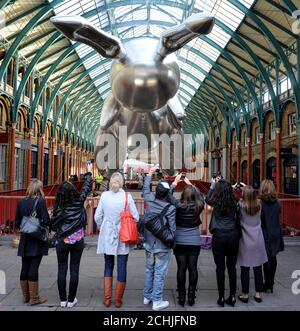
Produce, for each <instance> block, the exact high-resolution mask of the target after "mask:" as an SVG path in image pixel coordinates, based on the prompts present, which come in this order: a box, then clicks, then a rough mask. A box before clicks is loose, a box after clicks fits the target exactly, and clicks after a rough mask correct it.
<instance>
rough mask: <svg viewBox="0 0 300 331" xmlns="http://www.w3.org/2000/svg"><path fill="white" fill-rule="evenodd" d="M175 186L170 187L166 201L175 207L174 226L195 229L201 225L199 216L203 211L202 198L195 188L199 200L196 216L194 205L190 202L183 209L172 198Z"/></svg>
mask: <svg viewBox="0 0 300 331" xmlns="http://www.w3.org/2000/svg"><path fill="white" fill-rule="evenodd" d="M174 189H175V186H173V185H172V186H171V188H170V191H169V195H168V200H169V201H170V202H171V203H172V204H173V205H174V206H175V207H176V226H178V227H182V228H196V227H198V226H199V225H200V224H201V219H200V214H201V212H202V211H203V209H204V198H203V195H202V193H201V192H200V191H199V190H198V189H197V188H196V187H195V190H196V192H197V194H198V196H199V198H200V200H201V206H200V210H199V211H198V213H197V214H196V203H195V201H191V203H190V204H189V205H188V206H187V207H184V206H182V204H181V202H180V200H177V199H176V198H175V197H174V196H173V192H174Z"/></svg>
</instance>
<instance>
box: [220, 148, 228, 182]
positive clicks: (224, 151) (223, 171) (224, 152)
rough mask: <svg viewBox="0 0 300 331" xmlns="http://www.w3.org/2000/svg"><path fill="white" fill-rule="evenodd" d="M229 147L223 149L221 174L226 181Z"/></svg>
mask: <svg viewBox="0 0 300 331" xmlns="http://www.w3.org/2000/svg"><path fill="white" fill-rule="evenodd" d="M226 167H227V147H223V149H222V164H221V169H222V170H221V173H222V176H223V177H224V179H226V177H227V169H226Z"/></svg>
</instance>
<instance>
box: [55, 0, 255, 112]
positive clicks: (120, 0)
mask: <svg viewBox="0 0 300 331" xmlns="http://www.w3.org/2000/svg"><path fill="white" fill-rule="evenodd" d="M254 1H255V0H239V2H240V3H242V4H243V5H244V6H246V7H247V8H250V7H251V6H252V4H253V3H254ZM49 2H52V0H49ZM95 9H96V10H95ZM200 10H206V11H209V12H211V13H212V14H213V15H214V16H215V17H216V18H217V19H218V20H220V21H221V22H222V23H224V24H225V25H227V26H228V27H229V28H230V29H231V30H233V31H235V30H236V29H237V28H238V27H239V25H240V23H241V21H242V19H243V18H244V14H243V13H242V12H241V11H240V10H238V8H237V7H235V6H233V5H232V4H231V3H229V2H228V1H227V0H173V1H171V0H168V1H167V0H166V1H163V0H160V1H157V0H148V1H138V0H127V1H126V0H125V1H124V0H81V1H78V0H66V1H64V2H63V3H62V4H60V5H57V6H55V7H54V12H55V14H56V15H72V16H74V15H81V16H82V15H84V16H85V17H86V18H87V19H88V20H89V21H90V22H91V23H93V24H94V25H95V26H97V27H98V28H100V29H103V30H105V31H107V32H110V33H112V34H113V35H115V36H117V37H118V38H120V39H121V40H128V39H132V38H137V37H142V36H148V37H149V36H150V37H153V38H159V37H160V35H161V33H162V31H164V30H165V29H166V28H170V27H171V26H173V25H176V24H180V23H181V22H182V21H183V20H184V19H185V18H187V17H188V16H190V15H191V14H192V13H197V12H199V11H200ZM208 38H209V39H211V40H212V41H214V42H215V43H216V44H218V45H219V46H221V47H222V48H225V47H226V45H227V43H228V42H229V40H230V39H231V36H230V35H229V34H227V33H226V32H224V31H223V30H222V29H221V28H220V27H219V26H217V25H216V24H215V26H214V28H213V30H212V32H211V33H210V34H209V35H208ZM195 50H196V51H197V52H198V54H203V56H205V57H208V58H209V59H211V63H210V62H207V61H206V60H205V59H204V58H203V57H201V56H199V55H198V54H196V52H195ZM76 51H77V53H78V55H79V57H80V58H82V57H83V56H84V55H86V54H88V53H89V52H91V51H92V49H91V48H90V47H89V46H86V45H84V44H80V45H79V46H78V47H77V48H76ZM177 56H178V58H179V65H180V68H181V69H182V72H181V84H180V90H179V96H180V99H181V102H182V104H183V106H184V107H186V106H187V104H188V103H189V101H190V100H191V99H192V97H193V95H194V94H195V93H196V91H197V90H198V88H199V86H200V84H201V82H202V81H203V80H204V79H205V77H206V76H207V74H208V73H209V71H210V70H211V68H212V64H213V63H214V62H216V61H217V59H218V57H219V56H220V52H219V51H218V50H217V49H215V48H214V47H212V46H211V45H210V44H209V43H208V42H206V41H204V40H202V39H200V38H195V39H194V40H192V41H191V42H189V43H188V44H187V45H186V46H185V47H184V48H182V49H181V50H179V51H178V52H177ZM95 63H99V66H97V68H96V69H94V70H89V69H90V68H91V67H92V66H93V65H94V64H95ZM110 64H111V61H110V60H107V59H105V58H103V57H102V56H100V55H93V56H91V57H90V58H89V59H88V60H86V61H84V65H85V67H86V69H87V70H89V74H90V77H91V78H92V79H93V78H95V77H96V76H98V77H99V74H101V73H102V74H103V76H101V77H100V78H98V79H97V80H96V81H95V86H97V87H98V90H99V93H100V95H101V97H102V98H105V97H106V96H107V94H108V93H109V91H110V83H109V69H110ZM192 64H194V66H192ZM197 66H198V67H199V68H201V70H198V69H197Z"/></svg>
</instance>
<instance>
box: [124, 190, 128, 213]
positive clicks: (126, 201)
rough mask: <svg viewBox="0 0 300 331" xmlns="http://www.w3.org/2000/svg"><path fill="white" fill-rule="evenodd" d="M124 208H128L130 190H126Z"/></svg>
mask: <svg viewBox="0 0 300 331" xmlns="http://www.w3.org/2000/svg"><path fill="white" fill-rule="evenodd" d="M124 210H125V211H126V210H128V192H125V208H124Z"/></svg>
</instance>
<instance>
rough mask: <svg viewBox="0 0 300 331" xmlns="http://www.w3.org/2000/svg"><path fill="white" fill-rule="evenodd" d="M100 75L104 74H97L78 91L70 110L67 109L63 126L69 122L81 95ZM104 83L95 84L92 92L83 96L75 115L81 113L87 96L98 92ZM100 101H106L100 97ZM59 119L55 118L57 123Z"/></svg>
mask: <svg viewBox="0 0 300 331" xmlns="http://www.w3.org/2000/svg"><path fill="white" fill-rule="evenodd" d="M100 75H102V74H99V75H98V76H96V77H95V78H94V79H93V80H92V81H88V82H87V84H86V85H85V86H84V87H83V88H82V89H81V90H80V91H79V92H78V94H77V96H76V97H75V98H74V100H73V101H72V103H71V105H70V106H69V109H68V111H67V114H66V116H65V118H64V122H63V127H65V125H66V123H67V121H68V119H69V116H70V114H71V112H72V110H73V108H74V106H75V104H76V102H77V101H78V100H79V98H80V96H82V95H83V94H84V93H85V91H86V90H87V88H88V87H89V86H90V85H91V84H93V83H94V82H95V81H96V80H97V79H99V76H100ZM104 83H105V82H104ZM104 83H101V84H99V85H97V86H95V89H94V90H93V91H92V93H90V94H89V95H88V96H86V97H85V98H83V100H82V101H81V103H80V105H78V106H77V110H75V117H77V115H78V113H79V111H80V109H81V107H82V105H83V104H84V103H85V101H86V99H87V97H89V96H90V97H91V96H92V95H93V94H94V93H96V92H98V89H99V88H100V87H102V86H103V85H104ZM99 101H100V102H101V103H103V102H104V100H103V99H99ZM57 121H58V116H57V117H56V119H55V123H57Z"/></svg>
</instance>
